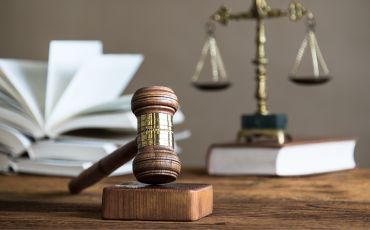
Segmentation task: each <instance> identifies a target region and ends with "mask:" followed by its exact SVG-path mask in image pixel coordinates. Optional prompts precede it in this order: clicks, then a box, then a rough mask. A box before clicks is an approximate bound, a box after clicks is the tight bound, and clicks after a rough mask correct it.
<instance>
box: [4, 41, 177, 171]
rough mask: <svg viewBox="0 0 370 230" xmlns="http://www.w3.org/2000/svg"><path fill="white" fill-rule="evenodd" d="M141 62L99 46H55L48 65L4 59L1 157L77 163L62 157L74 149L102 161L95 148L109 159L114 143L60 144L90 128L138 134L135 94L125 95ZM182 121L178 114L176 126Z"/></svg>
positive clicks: (82, 43) (83, 43)
mask: <svg viewBox="0 0 370 230" xmlns="http://www.w3.org/2000/svg"><path fill="white" fill-rule="evenodd" d="M142 61H143V55H141V54H103V53H102V44H101V42H100V41H52V42H51V43H50V52H49V61H48V62H41V61H28V60H15V59H0V152H6V153H7V154H10V155H12V156H13V157H14V156H15V157H17V156H20V155H22V154H23V153H25V152H26V151H27V152H28V155H29V156H30V157H31V159H32V158H36V156H42V157H41V158H48V157H49V158H50V159H57V160H58V159H59V160H76V159H66V157H63V151H64V152H66V151H68V152H70V151H71V149H72V150H73V149H74V150H75V151H72V152H75V153H74V154H78V155H81V154H83V153H84V152H85V155H87V157H82V158H81V157H77V158H79V159H78V160H89V161H96V160H97V159H98V157H101V155H99V154H97V155H96V154H95V155H94V151H93V150H92V149H93V148H96V149H97V152H99V151H100V152H106V153H108V154H109V153H110V152H112V151H113V150H114V148H115V147H116V145H113V144H112V143H109V141H107V143H100V144H96V143H95V144H94V142H90V143H88V142H86V141H85V142H78V141H75V142H73V143H71V142H69V143H68V140H65V139H63V141H60V140H59V141H58V140H55V139H58V137H59V136H60V135H62V134H63V133H66V132H69V131H72V130H78V129H86V128H89V129H109V130H124V131H135V130H136V125H137V119H136V117H135V115H134V114H133V113H132V112H131V97H132V95H124V96H120V95H121V93H122V92H123V90H124V89H125V88H126V86H127V85H128V83H129V82H130V80H131V79H132V77H133V76H134V74H135V72H136V71H137V69H138V68H139V66H140V64H141V63H142ZM183 120H184V116H183V114H182V113H181V111H179V112H178V113H176V115H175V117H174V124H176V123H180V122H182V121H183ZM49 139H51V140H50V141H48V140H49ZM53 140H54V141H53ZM84 149H85V150H84ZM53 150H55V151H53ZM52 151H53V153H51V152H52ZM48 152H50V154H48ZM95 152H96V151H95ZM67 155H68V154H67ZM72 155H73V154H72ZM103 155H104V154H103ZM80 158H81V159H80ZM85 165H86V164H85Z"/></svg>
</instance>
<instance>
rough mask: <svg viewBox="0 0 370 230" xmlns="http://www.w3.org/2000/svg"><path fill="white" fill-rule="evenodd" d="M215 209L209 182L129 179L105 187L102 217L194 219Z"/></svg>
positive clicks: (122, 218) (121, 218) (123, 218)
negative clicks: (155, 182)
mask: <svg viewBox="0 0 370 230" xmlns="http://www.w3.org/2000/svg"><path fill="white" fill-rule="evenodd" d="M212 211H213V187H212V185H210V184H183V183H171V184H163V185H148V184H143V183H140V182H127V183H123V184H118V185H114V186H109V187H105V188H104V190H103V204H102V218H103V219H120V220H171V221H194V220H198V219H200V218H202V217H204V216H207V215H209V214H211V213H212Z"/></svg>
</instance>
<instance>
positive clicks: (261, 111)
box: [192, 0, 330, 143]
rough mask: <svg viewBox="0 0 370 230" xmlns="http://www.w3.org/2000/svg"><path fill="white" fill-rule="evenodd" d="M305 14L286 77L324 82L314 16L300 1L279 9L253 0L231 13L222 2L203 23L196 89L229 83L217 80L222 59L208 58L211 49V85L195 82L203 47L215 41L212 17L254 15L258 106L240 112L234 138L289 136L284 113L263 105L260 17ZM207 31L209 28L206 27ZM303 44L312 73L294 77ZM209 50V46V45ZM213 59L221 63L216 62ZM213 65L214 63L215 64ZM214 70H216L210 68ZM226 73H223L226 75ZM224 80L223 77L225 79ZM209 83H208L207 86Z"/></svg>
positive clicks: (293, 17) (220, 19)
mask: <svg viewBox="0 0 370 230" xmlns="http://www.w3.org/2000/svg"><path fill="white" fill-rule="evenodd" d="M305 15H307V18H308V32H307V34H306V37H305V39H304V41H303V43H302V46H301V48H300V50H299V52H298V55H297V58H296V62H295V65H294V67H293V70H292V72H291V76H290V80H291V81H293V82H295V83H298V84H311V85H313V84H321V83H325V82H327V81H328V80H329V79H330V78H329V76H328V74H329V71H328V68H327V67H326V64H325V61H324V58H323V56H322V54H321V51H320V49H319V46H318V44H317V40H316V37H315V33H314V27H315V20H314V18H313V15H312V13H311V12H310V11H309V10H307V9H306V8H305V7H303V6H302V5H301V4H300V3H298V2H296V1H293V2H292V3H290V4H289V8H288V9H287V10H279V9H271V7H269V6H268V5H267V3H266V1H265V0H253V3H252V6H251V8H250V9H249V10H248V11H247V12H242V13H239V14H232V13H231V10H230V8H228V7H226V6H222V7H221V8H220V9H219V10H218V11H217V12H216V13H215V14H214V15H212V16H211V17H210V19H209V20H208V22H207V25H210V26H212V33H211V34H210V37H209V38H208V39H207V41H206V44H205V45H204V47H203V51H202V56H201V59H200V61H199V62H198V65H197V68H196V72H195V74H194V76H193V78H192V82H193V84H194V85H195V86H196V87H197V88H200V89H220V88H226V87H228V86H229V85H228V84H226V83H224V84H220V83H219V82H218V72H217V69H218V70H219V72H220V73H221V77H222V71H221V70H220V67H221V69H225V67H224V65H223V63H222V61H221V62H217V61H212V52H211V64H212V70H213V71H212V73H213V85H212V84H208V85H207V86H208V87H204V86H201V85H200V84H199V83H198V78H199V74H200V71H201V69H202V67H203V64H204V59H205V57H206V55H207V51H208V49H209V47H211V45H210V41H212V44H216V41H215V38H214V35H213V33H214V30H215V28H214V24H213V22H214V21H218V22H219V23H221V24H224V25H227V24H228V23H229V22H230V20H241V19H255V20H256V21H257V38H256V45H257V55H256V59H254V60H253V63H254V64H255V65H256V73H257V77H256V79H257V90H256V94H255V95H256V99H257V106H258V109H257V111H256V113H255V114H253V115H244V116H242V130H241V131H240V132H239V134H238V137H237V139H238V141H241V140H242V139H244V138H245V139H247V140H249V139H251V138H253V137H255V136H267V137H273V138H275V139H276V140H277V141H278V142H279V143H284V142H285V141H286V139H288V140H289V139H290V137H289V135H287V132H286V128H287V117H286V115H285V114H272V113H271V112H270V111H269V110H268V109H267V104H266V100H267V92H266V81H267V76H266V72H267V70H266V67H265V66H266V65H267V64H268V62H269V60H268V59H267V58H266V57H265V43H266V35H265V27H264V19H266V18H274V17H282V16H289V18H290V19H291V20H292V21H297V20H300V19H301V18H302V17H303V16H305ZM207 32H209V31H207ZM307 44H309V45H310V48H311V57H312V63H313V72H314V74H313V77H311V78H298V77H296V72H297V70H298V67H299V65H300V63H301V59H302V56H303V54H304V51H305V49H306V47H307ZM214 46H215V47H216V48H214V50H216V51H215V52H214V56H215V58H213V60H215V59H217V56H219V60H222V59H221V56H220V55H219V51H218V48H217V45H214ZM211 51H212V49H211ZM214 63H221V64H218V66H217V65H216V64H214ZM318 63H320V64H321V67H322V69H323V72H324V76H320V75H319V67H318ZM215 66H216V67H215ZM214 70H216V71H214ZM215 73H217V74H215ZM226 77H227V76H226ZM225 82H226V81H225ZM209 86H212V87H209Z"/></svg>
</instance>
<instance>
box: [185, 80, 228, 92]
mask: <svg viewBox="0 0 370 230" xmlns="http://www.w3.org/2000/svg"><path fill="white" fill-rule="evenodd" d="M192 85H193V86H194V87H195V88H197V89H200V90H206V91H212V90H223V89H227V88H229V87H230V86H231V83H230V82H225V83H193V84H192Z"/></svg>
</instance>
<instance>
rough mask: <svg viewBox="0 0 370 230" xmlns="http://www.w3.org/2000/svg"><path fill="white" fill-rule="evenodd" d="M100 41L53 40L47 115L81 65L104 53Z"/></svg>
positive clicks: (51, 44)
mask: <svg viewBox="0 0 370 230" xmlns="http://www.w3.org/2000/svg"><path fill="white" fill-rule="evenodd" d="M102 49H103V46H102V43H101V42H100V41H52V42H51V43H50V50H49V68H48V79H47V91H46V109H45V116H46V117H48V116H49V115H50V113H51V111H52V109H53V108H54V106H55V105H56V103H57V102H58V100H59V99H60V97H61V95H62V94H63V92H64V90H65V89H66V88H67V86H68V84H69V83H70V81H71V79H72V78H73V76H74V75H75V74H76V72H77V70H78V69H79V68H80V66H81V65H82V64H83V63H85V62H86V61H88V60H89V59H91V58H94V57H96V56H99V55H101V54H102V52H103V51H102Z"/></svg>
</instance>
